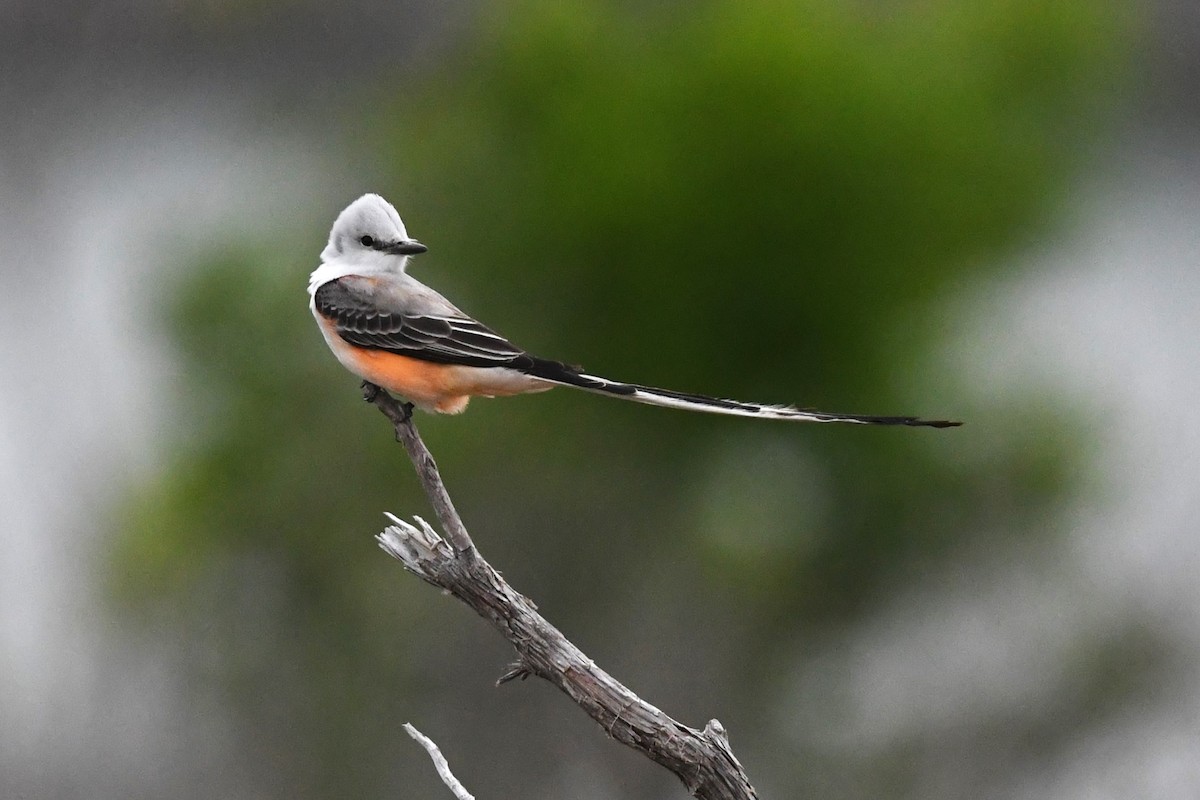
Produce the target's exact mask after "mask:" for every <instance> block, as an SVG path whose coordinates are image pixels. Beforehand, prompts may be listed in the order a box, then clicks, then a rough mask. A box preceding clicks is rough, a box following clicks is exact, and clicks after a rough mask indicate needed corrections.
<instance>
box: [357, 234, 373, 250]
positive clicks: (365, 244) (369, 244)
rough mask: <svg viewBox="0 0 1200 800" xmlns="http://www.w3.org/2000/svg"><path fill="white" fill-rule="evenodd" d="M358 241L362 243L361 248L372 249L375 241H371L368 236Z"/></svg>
mask: <svg viewBox="0 0 1200 800" xmlns="http://www.w3.org/2000/svg"><path fill="white" fill-rule="evenodd" d="M358 241H360V242H362V246H363V247H374V246H375V240H374V239H372V238H371V237H370V236H364V237H362V238H361V239H359V240H358Z"/></svg>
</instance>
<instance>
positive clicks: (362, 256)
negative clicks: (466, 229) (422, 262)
mask: <svg viewBox="0 0 1200 800" xmlns="http://www.w3.org/2000/svg"><path fill="white" fill-rule="evenodd" d="M426 249H428V248H426V247H425V245H423V244H421V243H420V242H418V241H417V240H416V239H412V238H410V237H409V235H408V231H407V230H406V229H405V228H404V223H403V222H402V221H401V220H400V215H399V214H397V213H396V209H395V208H393V207H392V204H391V203H389V202H388V201H387V200H384V199H383V198H382V197H380V196H379V195H377V194H364V195H363V196H362V197H360V198H358V199H357V200H355V201H354V202H353V203H351V204H350V205H348V206H346V208H345V209H344V210H343V211H342V213H341V214H338V218H337V220H336V221H334V223H333V230H331V231H330V232H329V244H328V245H326V246H325V250H324V251H323V252H322V253H321V260H322V261H325V262H329V261H333V260H335V259H343V260H352V261H371V260H376V259H378V258H380V257H386V256H400V257H401V260H402V261H403V257H405V256H412V255H416V254H418V253H424V252H425V251H426Z"/></svg>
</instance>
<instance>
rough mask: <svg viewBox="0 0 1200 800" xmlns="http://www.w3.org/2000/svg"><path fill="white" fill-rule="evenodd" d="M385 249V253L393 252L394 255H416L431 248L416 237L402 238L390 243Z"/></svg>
mask: <svg viewBox="0 0 1200 800" xmlns="http://www.w3.org/2000/svg"><path fill="white" fill-rule="evenodd" d="M383 250H384V252H385V253H391V254H392V255H394V256H415V255H418V254H420V253H424V252H426V251H428V250H429V248H428V247H426V246H425V245H423V244H421V243H420V242H418V241H417V240H416V239H401V240H400V241H398V242H395V243H393V244H389V245H388V246H387V247H385V248H383Z"/></svg>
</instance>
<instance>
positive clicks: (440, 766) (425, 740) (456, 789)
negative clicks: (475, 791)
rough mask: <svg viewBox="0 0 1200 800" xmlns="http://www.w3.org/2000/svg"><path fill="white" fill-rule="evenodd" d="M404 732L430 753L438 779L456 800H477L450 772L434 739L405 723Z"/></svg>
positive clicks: (448, 765)
mask: <svg viewBox="0 0 1200 800" xmlns="http://www.w3.org/2000/svg"><path fill="white" fill-rule="evenodd" d="M404 730H406V731H408V735H409V736H411V737H412V738H414V739H416V740H417V743H418V744H420V745H421V747H424V748H425V752H427V753H429V757H430V758H431V759H433V768H434V769H436V770H437V774H438V777H439V778H441V779H442V783H444V784H446V788H447V789H449V790H450V791H451V792H453V793H454V797H455V800H475V797H474V796H473V795H472V794H471V793H470V792H468V791H467V789H466V787H464V786H463V785H462V784H461V783H459V782H458V778H456V777H454V773H453V772H451V771H450V764H448V763H447V762H446V757H445V756H444V755H442V751H441V750H439V749H438V746H437V745H436V744H434V743H433V740H432V739H430V738H429V737H428V736H426V735H425V734H423V733H421V732H420V731H419V730H417V729H416V728H414V727H413V726H412V725H410V724H409V723H407V722H406V723H404Z"/></svg>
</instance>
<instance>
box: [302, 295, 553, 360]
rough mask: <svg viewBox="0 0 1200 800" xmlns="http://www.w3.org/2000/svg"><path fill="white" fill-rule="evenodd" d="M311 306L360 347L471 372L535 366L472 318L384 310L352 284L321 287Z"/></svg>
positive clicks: (493, 332)
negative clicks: (460, 367)
mask: <svg viewBox="0 0 1200 800" xmlns="http://www.w3.org/2000/svg"><path fill="white" fill-rule="evenodd" d="M313 306H314V308H316V310H317V312H318V313H320V314H321V315H322V316H323V317H325V318H326V319H328V320H330V321H331V322H332V323H333V324H334V327H335V329H336V330H337V334H338V336H340V337H342V338H343V339H344V340H346V341H347V342H349V343H350V344H353V345H357V346H358V347H365V348H369V349H372V350H387V351H389V352H392V353H397V354H399V355H405V356H410V357H412V358H419V359H422V360H424V361H434V362H438V363H442V364H461V365H464V366H472V367H513V368H518V369H519V368H521V367H523V366H526V365H527V364H526V362H529V361H531V359H530V358H529V356H528V355H527V354H526V353H525V351H524V350H522V349H521V348H519V347H517V346H516V345H514V344H513V343H512V342H509V341H508V340H507V339H505V338H504V337H503V336H501V335H500V334H498V333H496V332H495V331H493V330H491V329H490V328H488V327H487V326H486V325H483V324H482V323H480V322H477V321H476V320H473V319H471V318H470V317H468V316H465V315H441V314H405V313H400V312H395V311H386V310H383V309H381V308H379V307H378V306H377V305H375V304H374V303H372V302H371V300H370V299H369V298H368V297H366V296H365V295H364V294H363V293H362V292H361V291H357V290H356V289H355V286H354V282H353V281H350V280H344V279H340V278H339V279H338V280H333V281H329V282H328V283H326V284H323V285H322V286H320V287H318V288H317V290H316V291H315V292H314V293H313Z"/></svg>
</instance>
